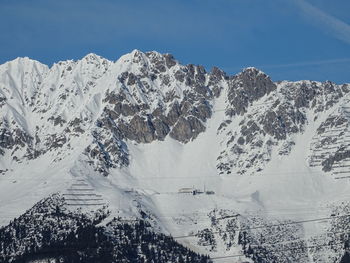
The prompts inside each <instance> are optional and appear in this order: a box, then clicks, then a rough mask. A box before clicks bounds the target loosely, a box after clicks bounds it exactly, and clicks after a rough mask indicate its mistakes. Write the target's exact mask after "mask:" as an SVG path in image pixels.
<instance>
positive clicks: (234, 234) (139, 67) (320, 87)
mask: <svg viewBox="0 0 350 263" xmlns="http://www.w3.org/2000/svg"><path fill="white" fill-rule="evenodd" d="M349 93H350V85H348V84H344V85H336V84H334V83H331V82H325V83H319V82H313V81H299V82H287V81H285V82H279V83H274V82H273V81H272V80H271V79H270V77H269V76H267V75H266V74H265V73H263V72H261V71H259V70H257V69H255V68H247V69H245V70H243V72H241V73H239V74H237V75H235V76H227V75H226V74H225V73H224V72H223V71H221V70H220V69H217V68H214V69H213V70H212V71H211V72H206V71H205V70H204V68H203V67H201V66H194V65H186V66H185V65H181V64H180V63H179V62H178V61H176V60H175V59H174V58H173V57H172V56H171V55H170V54H159V53H157V52H147V53H143V52H141V51H138V50H134V51H133V52H131V53H129V54H126V55H124V56H122V57H121V58H120V59H119V60H117V61H115V62H112V61H108V60H106V59H104V58H102V57H99V56H97V55H95V54H88V55H87V56H85V57H84V58H82V59H81V60H78V61H71V60H69V61H63V62H59V63H57V64H54V65H53V66H52V67H51V68H49V67H47V66H46V65H43V64H41V63H39V62H37V61H33V60H31V59H29V58H18V59H16V60H13V61H10V62H7V63H5V64H3V65H0V220H1V222H0V223H1V225H6V224H8V223H9V222H10V220H11V219H13V218H14V217H18V216H19V215H21V214H23V213H24V212H25V211H26V210H27V209H28V208H30V207H31V206H32V205H33V204H34V203H35V202H37V201H39V200H41V199H43V198H45V197H47V196H49V195H50V194H52V193H55V192H62V193H63V194H64V195H69V194H72V193H73V196H74V194H76V193H77V192H79V193H82V194H86V195H87V196H93V198H96V199H94V200H95V201H96V200H98V202H100V201H101V203H97V204H96V206H94V202H95V201H93V202H92V201H91V200H90V201H89V200H87V199H86V200H85V201H84V200H83V199H80V201H79V200H76V201H74V200H73V201H72V202H71V203H69V202H68V203H69V204H70V205H71V206H73V207H75V206H77V207H81V208H82V209H83V210H84V209H85V210H94V209H98V207H99V205H100V204H108V205H109V208H110V210H111V215H110V218H113V217H114V216H121V217H122V218H125V219H127V220H131V219H133V218H138V217H141V216H142V214H147V220H148V221H149V222H150V223H151V224H152V226H153V227H154V228H155V229H156V230H157V231H160V232H164V233H166V234H171V235H172V236H175V237H179V238H178V239H176V240H178V241H179V242H182V243H183V244H185V245H187V246H189V247H190V248H192V249H194V250H196V251H199V252H202V253H210V255H211V256H213V257H214V258H215V257H220V256H229V255H237V254H245V255H242V256H237V257H233V258H228V259H227V262H232V260H235V261H234V262H243V261H244V260H246V261H249V260H253V261H254V260H255V261H256V262H258V261H257V260H258V259H256V258H254V257H253V256H252V255H255V254H254V253H258V252H259V251H260V250H258V249H256V250H254V249H253V252H252V251H250V250H251V249H252V247H253V248H254V246H253V245H254V244H255V245H256V244H259V243H260V244H261V245H263V244H264V243H269V242H275V243H276V242H287V245H286V246H287V248H290V247H288V246H289V245H288V244H290V243H291V244H290V246H292V245H295V244H294V243H293V242H291V241H290V240H295V239H298V240H299V241H300V240H301V241H300V242H302V243H301V244H302V245H303V246H304V247H306V246H310V244H311V243H312V242H311V241H310V240H314V239H315V240H316V241H313V242H316V243H315V244H322V240H324V238H323V237H322V235H324V234H325V233H327V231H330V230H329V229H334V228H337V227H338V228H339V227H341V228H342V230H346V229H349V227H350V226H349V224H347V223H345V225H344V224H343V223H342V225H341V226H339V224H338V225H337V224H336V223H337V221H336V220H330V219H327V220H323V221H320V222H318V221H313V222H312V223H310V222H305V223H303V222H301V223H298V224H295V227H294V225H292V226H291V227H280V228H279V229H272V230H271V229H268V230H269V231H270V230H271V231H270V232H269V231H267V232H269V233H268V235H267V236H266V240H265V241H261V240H260V239H256V236H257V235H258V234H259V235H266V233H265V232H262V233H260V232H259V233H256V231H254V230H251V231H248V233H246V234H245V235H246V236H245V238H246V239H244V238H243V237H242V233H243V232H244V231H242V230H240V231H239V230H237V229H240V228H241V229H242V228H244V227H245V228H246V227H247V226H249V227H252V226H257V225H258V226H261V225H271V224H276V222H277V223H280V222H287V221H288V220H292V221H305V220H308V219H317V218H324V217H326V218H328V217H330V216H331V214H334V211H333V210H334V209H337V211H338V213H339V215H344V214H346V209H347V203H348V202H349V201H350V194H349V193H350V191H349V190H350V184H349V176H350V165H349V159H350V149H349V148H348V145H349V144H348V140H350V137H349V136H350V135H348V125H349V120H350V119H349V118H348V117H349V116H350V115H349V114H348V111H347V109H348V108H349V109H350V102H349V101H350V100H349V98H350V97H349ZM348 115H349V116H348ZM348 137H349V138H348ZM77 182H83V184H86V185H87V186H88V189H87V190H86V189H85V188H84V187H81V188H78V189H76V188H74V187H79V186H77V184H79V183H77ZM185 188H186V189H185ZM72 189H73V190H72ZM74 189H76V190H74ZM84 189H85V190H84ZM181 189H182V190H181ZM191 189H192V190H191ZM194 189H196V190H197V191H199V192H201V191H202V192H203V191H204V193H199V194H196V195H193V194H192V193H179V191H187V192H190V191H193V190H194ZM79 198H80V197H79ZM93 198H92V199H93ZM90 199H91V198H90ZM90 204H92V205H91V206H90ZM73 209H74V208H73ZM339 211H340V212H339ZM332 227H333V228H332ZM261 229H263V230H264V231H265V228H261ZM338 230H339V229H338ZM203 231H204V232H203ZM225 231H226V232H227V233H228V232H230V233H231V236H230V237H227V236H225V237H224V233H225ZM259 231H260V230H259ZM261 231H262V230H261ZM197 233H202V235H204V234H203V233H206V237H207V238H208V236H211V235H212V240H214V241H213V242H214V243H215V245H213V244H214V243H213V242H211V243H210V242H209V243H210V244H209V243H208V240H207V239H206V238H203V236H202V237H201V236H198V235H197V236H196V234H197ZM208 233H209V234H208ZM269 235H270V236H271V237H269ZM180 236H186V237H180ZM339 238H340V237H339ZM339 238H338V237H336V238H334V239H337V240H338V239H339ZM341 238H342V239H340V240H341V241H343V240H344V237H341ZM209 239H210V238H209ZM288 242H289V243H288ZM310 242H311V243H310ZM247 244H250V245H252V247H250V250H249V253H248V252H247V251H248V245H247ZM298 244H299V243H298ZM312 244H313V243H312ZM320 248H322V246H321V247H320ZM259 249H261V248H259ZM264 249H265V250H266V251H265V252H266V253H267V254H269V255H273V256H274V255H275V254H276V255H275V256H276V257H278V259H276V258H270V260H279V261H280V262H288V261H285V259H284V258H283V257H295V258H294V259H295V260H298V262H326V261H322V260H325V259H324V258H323V259H322V258H321V259H318V258H317V251H318V250H315V251H308V252H307V253H306V252H305V251H302V252H300V253H299V252H298V253H291V250H288V249H287V250H286V252H284V254H283V253H280V254H278V255H277V253H276V252H271V251H273V250H274V249H272V248H264ZM269 251H270V252H269ZM265 252H264V253H265ZM292 252H293V251H292ZM259 253H262V252H261V251H260V252H259ZM305 253H306V254H305ZM322 253H324V255H325V256H324V257H332V258H333V259H334V261H335V262H338V261H339V260H340V257H341V255H342V254H343V253H344V249H343V248H342V247H341V246H339V248H338V249H333V250H332V249H328V248H326V250H325V251H323V252H322ZM249 255H250V256H249ZM247 256H248V257H250V258H251V259H248V258H247ZM317 260H318V261H317ZM337 260H338V261H337ZM220 262H225V259H220Z"/></svg>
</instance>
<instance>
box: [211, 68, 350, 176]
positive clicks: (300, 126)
mask: <svg viewBox="0 0 350 263" xmlns="http://www.w3.org/2000/svg"><path fill="white" fill-rule="evenodd" d="M249 72H250V74H248V76H252V72H255V75H259V76H264V77H263V81H262V82H263V83H264V84H262V85H260V86H259V87H260V88H261V89H262V91H255V92H253V93H254V94H255V95H254V96H253V95H251V96H250V97H249V96H248V95H247V94H250V93H249V92H250V91H251V90H252V88H251V87H252V85H251V83H252V81H250V82H249V81H248V82H247V83H248V84H247V88H246V89H244V90H243V88H242V87H239V86H238V90H241V93H237V92H232V91H231V95H230V90H229V94H228V100H229V102H230V104H229V107H228V108H226V114H227V119H226V120H224V121H223V122H222V124H221V126H220V129H218V132H219V133H225V134H226V135H227V139H226V145H227V148H226V149H225V150H224V151H222V152H221V153H220V156H219V157H218V164H217V168H218V170H219V171H220V173H227V174H229V173H231V172H232V170H235V168H236V172H237V173H240V174H245V173H248V171H251V172H250V173H255V172H258V171H261V170H262V169H263V168H264V166H265V165H266V163H267V162H268V161H269V160H270V159H271V153H272V150H273V148H274V147H279V149H278V153H279V154H280V155H286V154H289V153H290V152H291V150H292V148H293V145H294V142H293V136H294V135H296V134H300V133H303V132H304V130H305V128H306V127H307V125H308V124H309V123H308V117H307V116H308V114H309V115H310V114H313V115H314V117H313V119H312V121H315V120H317V118H318V116H319V115H320V114H322V113H323V112H324V111H326V110H329V109H330V108H331V107H334V105H336V104H337V103H339V101H340V100H341V99H342V98H343V97H344V96H345V94H346V93H347V92H349V89H348V86H344V85H342V86H340V85H335V84H333V83H330V82H325V83H316V82H307V81H306V82H297V83H291V82H282V83H280V84H279V85H277V86H276V85H275V84H273V85H272V84H271V82H270V81H268V78H267V77H266V75H263V74H262V73H261V72H258V71H257V70H253V69H250V70H249ZM257 72H258V73H257ZM241 74H242V73H241ZM255 75H253V76H255ZM251 78H252V77H251ZM256 78H257V77H255V78H253V79H256ZM243 79H245V78H243ZM241 83H243V81H241ZM276 87H277V88H276ZM242 90H243V91H242ZM246 90H248V91H246ZM232 94H238V95H235V96H232ZM230 96H231V97H230ZM237 96H241V98H242V101H244V102H245V103H243V104H237V103H235V100H236V99H235V98H237ZM259 97H261V99H259V103H258V104H257V105H256V106H249V103H251V102H253V101H254V100H256V99H258V98H259ZM232 98H233V99H232ZM237 114H241V116H238V117H237V116H236V115H237ZM235 116H236V117H235ZM234 118H240V119H241V121H240V122H239V127H240V128H239V129H240V131H239V132H237V131H236V132H235V133H232V132H231V131H230V124H229V123H230V121H232V120H231V119H234ZM334 122H335V123H333V121H332V119H330V120H327V121H326V122H325V123H324V124H322V125H321V127H320V128H319V130H318V131H319V132H320V131H322V130H325V128H324V127H323V126H328V125H331V126H334V125H344V124H346V125H347V124H348V120H347V119H344V118H339V115H337V117H336V120H335V119H334ZM328 129H329V128H327V130H328ZM236 130H237V129H236ZM335 140H336V139H335ZM342 140H344V139H342ZM332 143H334V140H333V141H329V143H327V144H325V142H320V145H323V146H325V145H328V144H332ZM313 145H315V144H313ZM341 156H343V155H341ZM319 157H321V156H318V157H316V158H319ZM324 157H325V156H322V157H321V158H322V159H323V160H325V159H324ZM337 158H338V159H339V158H340V157H337ZM331 162H332V161H326V162H325V163H324V165H326V164H327V166H329V164H330V163H331ZM318 164H320V163H318ZM252 169H254V171H252ZM324 170H325V171H329V170H327V169H324Z"/></svg>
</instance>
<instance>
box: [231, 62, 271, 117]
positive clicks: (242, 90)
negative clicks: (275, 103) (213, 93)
mask: <svg viewBox="0 0 350 263" xmlns="http://www.w3.org/2000/svg"><path fill="white" fill-rule="evenodd" d="M275 89H276V85H275V84H274V83H273V82H272V80H271V79H270V78H269V76H267V75H266V74H265V73H263V72H261V71H259V70H258V69H256V68H247V69H245V70H244V71H243V72H242V73H240V74H238V75H236V76H234V77H233V78H232V79H231V80H230V81H229V90H228V100H229V102H230V106H231V107H230V108H229V109H228V110H227V111H226V112H227V114H228V115H230V116H234V115H236V114H238V115H242V114H244V113H246V112H247V108H248V106H249V103H252V102H254V101H256V100H258V99H260V98H261V97H263V96H265V95H268V94H269V93H270V92H271V91H273V90H275Z"/></svg>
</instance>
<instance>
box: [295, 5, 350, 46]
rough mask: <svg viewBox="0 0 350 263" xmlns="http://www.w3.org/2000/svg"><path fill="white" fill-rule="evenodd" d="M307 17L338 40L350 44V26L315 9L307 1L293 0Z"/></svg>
mask: <svg viewBox="0 0 350 263" xmlns="http://www.w3.org/2000/svg"><path fill="white" fill-rule="evenodd" d="M293 1H295V3H296V4H297V5H298V7H299V8H300V9H301V11H302V12H303V13H304V15H306V17H307V18H310V19H312V21H313V23H314V24H315V25H317V26H320V27H322V28H323V29H324V30H326V31H327V32H328V33H329V34H332V35H333V36H334V37H336V38H337V39H339V40H341V41H344V42H345V43H348V44H350V25H349V24H347V23H345V22H344V21H342V20H340V19H338V18H336V17H334V16H332V15H330V14H327V13H326V12H324V11H322V10H321V9H319V8H317V7H315V6H314V5H312V4H310V3H309V2H307V1H305V0H293Z"/></svg>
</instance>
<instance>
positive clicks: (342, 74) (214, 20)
mask: <svg viewBox="0 0 350 263" xmlns="http://www.w3.org/2000/svg"><path fill="white" fill-rule="evenodd" d="M349 10H350V1H349V0H177V1H170V0H162V1H161V0H155V1H153V0H148V1H141V0H129V1H118V0H59V1H57V0H55V1H52V0H1V1H0V30H1V38H0V63H4V62H5V61H7V60H11V59H14V58H16V57H18V56H28V57H31V58H33V59H37V60H39V61H41V62H43V63H46V64H48V65H51V64H52V63H54V62H57V61H60V60H65V59H79V58H81V57H83V56H84V55H86V54H87V53H90V52H93V53H97V54H99V55H101V56H103V57H106V58H108V59H111V60H116V59H117V58H119V57H120V56H121V55H123V54H125V53H127V52H130V51H131V50H133V49H140V50H142V51H150V50H157V51H159V52H162V53H165V52H168V53H172V54H173V55H174V56H175V58H176V59H178V60H179V61H180V62H181V63H184V64H187V63H193V64H201V65H204V66H205V67H206V68H207V69H208V70H210V68H211V67H212V66H218V67H220V68H222V69H224V70H225V71H226V72H228V73H230V74H234V73H237V72H239V71H240V70H241V69H242V68H244V67H247V66H255V67H258V68H260V69H262V70H263V71H265V72H266V73H268V74H269V75H270V76H271V77H272V79H274V80H282V79H288V80H298V79H313V80H321V81H324V80H332V81H335V82H337V83H342V82H350V12H349Z"/></svg>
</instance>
